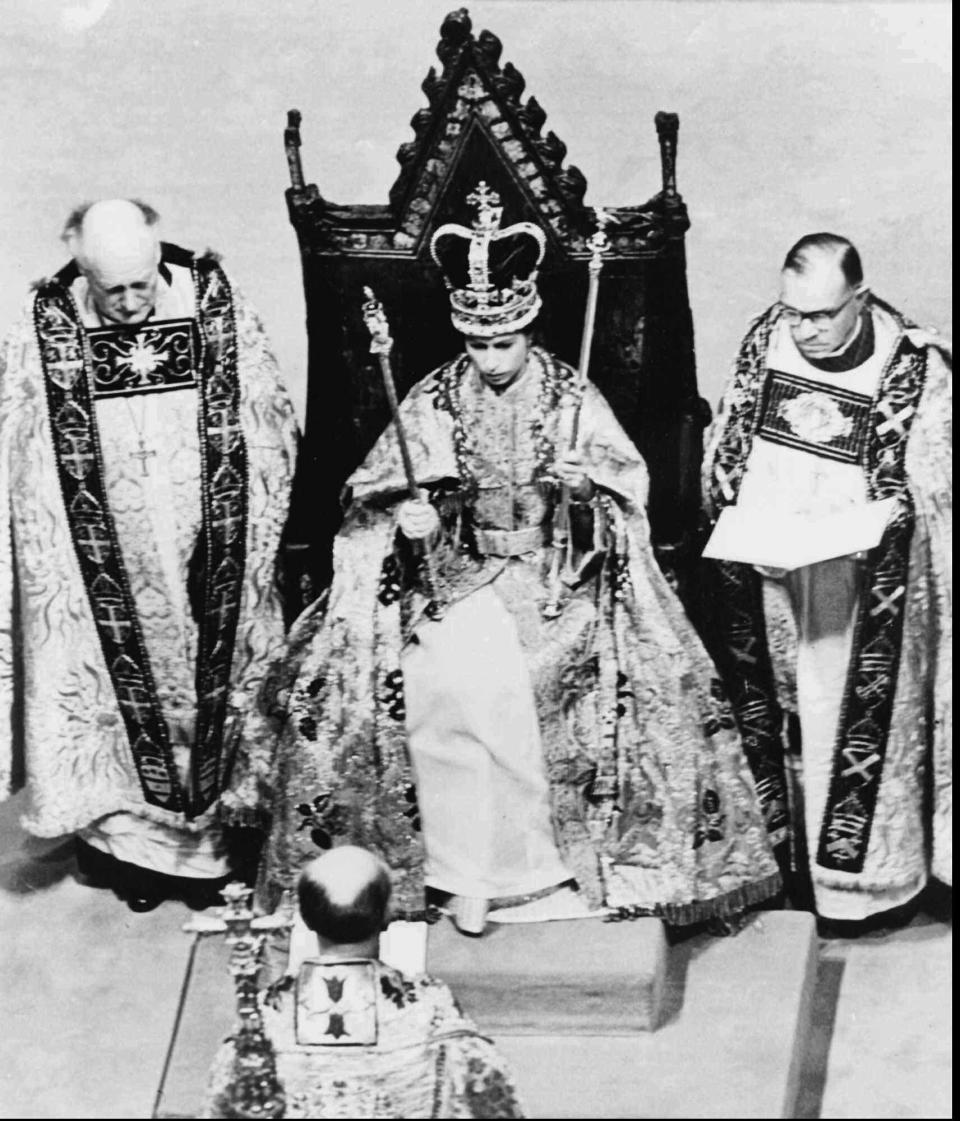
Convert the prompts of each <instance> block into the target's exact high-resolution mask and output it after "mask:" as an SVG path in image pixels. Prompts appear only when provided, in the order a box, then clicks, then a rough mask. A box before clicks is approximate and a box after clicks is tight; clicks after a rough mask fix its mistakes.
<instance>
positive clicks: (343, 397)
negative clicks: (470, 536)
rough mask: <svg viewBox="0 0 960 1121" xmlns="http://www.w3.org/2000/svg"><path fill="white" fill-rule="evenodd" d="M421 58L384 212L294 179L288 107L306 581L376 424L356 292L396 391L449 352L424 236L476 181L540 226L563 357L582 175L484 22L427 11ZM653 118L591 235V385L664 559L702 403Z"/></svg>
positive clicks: (678, 222)
mask: <svg viewBox="0 0 960 1121" xmlns="http://www.w3.org/2000/svg"><path fill="white" fill-rule="evenodd" d="M436 53H437V57H438V59H439V61H440V63H441V67H440V69H439V71H438V68H437V67H436V66H434V67H431V68H430V70H429V72H428V74H427V76H426V78H425V79H424V81H423V83H422V86H421V89H422V90H423V92H424V94H425V95H426V99H427V105H426V106H425V107H423V108H421V109H419V110H418V111H417V112H416V113H415V114H414V116H413V118H412V120H411V125H412V127H413V131H414V134H415V135H414V138H413V139H412V140H409V141H407V142H406V143H403V144H402V145H401V146H400V149H399V151H398V152H397V159H398V161H399V163H400V173H399V175H398V176H397V179H396V182H395V183H394V185H393V187H392V188H391V190H390V194H389V202H388V203H386V204H385V205H339V204H336V203H333V202H330V201H328V200H327V199H325V198H324V197H323V196H322V195H321V193H320V191H319V190H318V188H317V187H316V185H315V184H312V183H311V184H306V183H305V181H304V176H303V170H302V166H301V160H300V147H301V137H300V123H301V115H300V113H299V112H298V111H296V110H291V111H290V113H289V115H288V122H287V129H286V132H285V145H286V151H287V160H288V165H289V170H290V177H291V187H290V188H289V190H288V191H287V203H288V207H289V214H290V220H291V223H292V224H293V227H294V229H295V230H296V233H297V238H298V241H299V246H300V252H301V258H302V262H303V272H304V287H305V293H306V300H307V329H308V334H309V370H308V390H307V419H306V431H305V440H304V447H303V449H302V453H301V460H300V465H299V468H298V478H297V484H296V486H295V491H294V505H293V510H292V514H291V522H290V526H289V528H288V540H289V542H290V543H291V545H293V546H295V547H299V548H300V549H301V550H303V549H306V548H309V551H310V557H311V559H310V563H309V565H308V566H307V568H308V570H309V572H310V574H311V576H312V577H313V582H314V584H316V582H317V581H319V582H320V583H322V582H324V581H325V580H326V579H327V578H328V576H329V571H330V569H329V562H330V546H331V543H332V538H333V536H334V534H335V532H336V529H337V527H338V525H339V521H340V509H339V493H340V489H341V487H342V485H343V482H344V481H345V480H346V478H347V476H348V475H349V474H350V472H351V471H352V470H353V468H354V467H355V466H356V465H357V464H358V463H359V462H360V461H361V460H362V459H363V457H364V455H365V454H366V452H367V451H368V450H369V448H370V447H371V446H372V444H373V442H374V440H375V439H376V438H377V436H378V435H379V433H380V432H381V431H382V430H383V428H384V426H385V425H386V423H387V421H388V411H387V403H386V399H385V395H384V392H383V389H382V385H381V381H380V374H379V369H378V367H377V364H376V360H375V359H374V358H372V357H371V355H370V353H369V336H368V335H367V333H366V330H365V328H364V325H363V321H362V318H361V313H360V309H361V304H362V300H363V288H364V286H366V285H369V286H370V287H371V288H373V290H374V291H375V293H376V295H377V297H378V298H379V299H380V300H381V301H382V303H383V305H384V308H385V310H386V313H387V315H388V317H389V320H390V325H391V328H392V332H393V336H394V339H395V346H394V351H393V365H394V375H395V378H396V382H397V388H398V391H399V393H400V395H401V396H402V395H403V394H404V393H405V392H406V391H407V390H408V389H409V388H410V386H411V385H412V384H413V383H414V382H415V381H417V380H419V379H420V378H421V377H423V376H424V375H425V374H427V373H428V372H429V371H430V370H431V369H433V368H434V367H436V366H438V365H439V364H440V363H441V362H444V361H446V360H447V359H449V358H451V357H453V356H454V355H455V354H457V353H458V352H459V351H460V349H461V346H462V340H461V338H460V336H458V335H457V334H456V332H454V330H453V328H452V326H451V325H450V320H449V305H448V302H447V292H446V289H445V287H444V284H443V281H442V277H441V275H440V272H439V270H438V269H437V268H436V266H435V265H434V263H433V261H432V260H431V258H430V252H429V246H430V238H431V236H432V234H433V232H434V231H435V230H436V229H437V227H438V226H440V225H442V224H443V223H445V222H459V223H462V224H464V225H469V224H470V222H471V219H472V211H471V208H470V207H469V205H468V204H467V202H466V199H467V196H468V195H469V194H470V192H471V191H472V190H473V189H474V188H475V187H476V185H477V183H478V182H479V181H480V180H485V181H486V182H487V183H488V184H489V186H490V187H491V188H492V189H493V190H495V191H496V192H497V193H498V194H499V196H500V200H501V203H502V205H503V220H502V225H503V226H507V225H510V224H512V223H514V222H518V221H528V222H532V223H534V224H536V225H537V226H539V227H540V228H541V229H542V230H543V231H544V233H545V235H546V242H547V247H546V255H545V258H544V262H543V265H542V267H541V271H540V291H541V294H542V296H543V304H544V306H543V311H542V312H541V315H540V318H539V321H538V325H539V328H540V332H541V335H542V338H543V342H544V344H545V345H546V346H547V347H548V348H549V349H550V350H552V351H553V352H554V353H555V354H557V355H558V356H559V357H561V358H563V359H564V360H566V361H568V362H570V363H572V364H574V365H575V364H576V363H577V361H578V354H579V346H580V334H581V327H582V323H583V311H584V304H585V300H586V288H587V269H586V261H587V259H588V256H589V254H588V251H587V248H586V245H585V242H586V239H587V238H588V237H589V236H590V235H591V234H592V233H593V232H594V230H595V229H596V215H595V212H594V210H593V208H592V207H588V206H585V205H584V196H585V194H586V189H587V182H586V179H585V177H584V175H583V173H582V172H581V171H580V170H579V168H577V167H576V166H574V165H573V164H566V163H565V159H566V146H565V144H564V143H563V141H562V140H560V139H559V138H558V137H557V136H556V134H555V133H553V132H552V131H547V132H546V133H544V125H545V123H546V113H545V112H544V110H543V109H542V108H541V106H540V104H539V102H538V101H537V100H536V98H535V97H532V96H530V97H527V98H526V100H522V95H523V93H524V87H525V82H524V78H523V76H522V74H521V73H520V72H519V71H518V70H517V69H516V67H514V66H513V64H512V63H510V62H507V63H505V64H503V65H501V62H500V59H501V54H502V46H501V43H500V40H499V39H498V38H497V37H496V36H495V35H493V34H492V33H491V32H489V31H481V32H480V34H479V35H476V36H475V35H474V34H473V33H472V25H471V21H470V18H469V15H468V13H467V10H466V9H465V8H460V9H458V10H457V11H454V12H451V13H450V14H449V15H448V16H447V17H446V19H445V20H444V21H443V24H442V26H441V28H440V41H439V43H438V44H437V48H436ZM655 120H656V127H657V133H658V137H659V145H660V155H661V168H662V184H661V189H660V190H659V191H658V192H657V193H656V194H655V195H654V196H653V197H652V198H651V199H650V200H649V201H648V202H646V203H644V204H642V205H637V206H620V207H616V206H613V207H611V206H605V207H604V209H605V210H607V211H608V212H609V213H611V214H612V215H613V218H614V220H615V221H614V224H613V225H611V226H608V228H607V233H608V236H609V237H610V240H611V243H612V252H611V253H610V254H609V256H608V259H607V261H606V264H605V267H604V271H603V274H602V277H601V286H600V296H599V301H598V308H597V320H596V333H595V336H594V343H593V351H592V360H591V377H592V378H593V380H595V381H596V382H597V384H598V385H599V387H600V389H601V390H602V391H603V392H604V394H605V396H606V397H607V399H608V401H609V402H610V404H611V406H612V407H613V409H614V411H615V412H616V414H617V416H618V418H619V419H620V421H621V423H622V424H623V425H624V427H625V428H626V430H627V432H628V433H629V434H630V435H631V437H632V438H633V440H634V442H635V443H636V444H637V446H638V447H639V448H640V450H641V452H642V453H643V454H644V456H645V458H646V459H647V463H648V466H649V468H650V473H651V503H650V517H651V524H652V530H653V535H654V541H655V543H657V544H658V545H660V546H661V547H662V548H663V549H665V550H667V551H670V550H677V549H681V550H682V548H683V543H684V542H685V541H687V540H689V538H690V535H691V533H692V532H693V527H694V526H695V523H696V518H697V509H698V506H699V498H698V486H699V484H698V473H699V461H700V457H701V432H702V428H703V424H704V421H705V419H707V418H708V410H707V406H706V404H705V402H702V401H701V400H700V398H699V397H698V395H697V388H696V376H695V371H694V362H693V338H692V326H691V322H690V311H689V303H688V297H687V286H686V264H685V257H684V233H685V231H686V230H687V228H688V226H689V220H688V217H687V212H686V207H685V205H684V203H683V200H682V199H681V197H680V195H679V194H678V193H677V189H676V175H675V167H676V146H677V131H678V119H677V117H676V116H675V115H673V114H670V113H658V114H657V115H656V118H655ZM357 127H358V128H362V122H357ZM598 127H601V128H602V122H598ZM611 139H613V138H611ZM705 410H707V411H706V413H705Z"/></svg>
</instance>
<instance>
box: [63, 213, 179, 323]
mask: <svg viewBox="0 0 960 1121" xmlns="http://www.w3.org/2000/svg"><path fill="white" fill-rule="evenodd" d="M156 218H157V216H156V212H155V211H153V210H151V209H150V208H149V207H146V206H144V205H143V204H142V203H137V202H132V201H130V200H129V199H104V200H102V201H101V202H95V203H93V205H92V206H90V207H87V208H86V209H85V210H82V211H78V212H76V213H75V214H74V215H73V216H71V220H70V221H68V223H67V226H66V229H65V230H64V240H65V241H66V243H67V245H68V246H69V248H70V252H71V253H72V254H73V256H74V259H75V260H76V262H77V266H78V267H79V269H80V271H81V272H82V273H83V275H84V276H85V277H86V279H87V282H88V283H89V285H90V292H91V295H92V297H93V302H94V305H95V306H96V309H97V311H98V312H99V313H100V315H101V316H102V317H103V318H104V319H107V320H111V321H112V322H115V323H142V322H143V320H145V319H146V318H147V317H148V316H149V315H150V313H151V312H152V311H153V307H154V304H155V303H156V296H157V279H158V273H157V267H158V265H159V264H160V241H159V238H158V236H157V228H156Z"/></svg>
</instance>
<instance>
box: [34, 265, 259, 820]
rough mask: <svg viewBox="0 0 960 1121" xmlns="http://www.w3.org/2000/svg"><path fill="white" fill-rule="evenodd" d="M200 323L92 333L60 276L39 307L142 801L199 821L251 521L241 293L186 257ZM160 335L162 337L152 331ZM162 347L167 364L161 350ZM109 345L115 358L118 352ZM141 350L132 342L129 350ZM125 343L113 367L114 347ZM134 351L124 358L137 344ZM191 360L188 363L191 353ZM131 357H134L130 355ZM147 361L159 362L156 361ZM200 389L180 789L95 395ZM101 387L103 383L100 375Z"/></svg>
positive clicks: (55, 407) (214, 772) (207, 792)
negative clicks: (186, 738) (195, 577)
mask: <svg viewBox="0 0 960 1121" xmlns="http://www.w3.org/2000/svg"><path fill="white" fill-rule="evenodd" d="M190 267H191V272H192V274H193V282H194V289H195V294H196V305H195V306H196V309H197V313H196V321H195V324H191V325H190V327H189V330H187V324H188V323H189V321H183V320H177V321H166V322H162V323H159V324H150V325H149V327H148V328H147V329H145V330H144V331H140V332H136V333H134V334H131V335H129V336H127V337H128V338H129V339H130V340H133V341H132V342H131V343H130V344H129V345H128V346H127V348H126V350H123V346H124V344H123V343H122V338H123V336H116V335H115V336H114V337H113V339H112V340H111V339H110V338H109V337H108V332H104V331H87V330H86V329H85V328H84V327H83V325H82V322H81V318H80V313H79V310H78V308H77V306H76V303H75V302H74V299H73V296H72V295H71V293H70V290H69V287H68V286H66V285H65V284H63V283H58V282H57V280H53V281H51V282H50V283H48V284H46V285H45V286H44V287H42V288H41V289H40V290H39V291H38V293H37V296H36V299H35V302H34V322H35V326H36V332H37V339H38V341H39V345H40V357H41V363H42V367H43V373H44V384H45V389H46V396H47V406H48V411H49V419H50V430H51V434H52V438H53V448H54V454H55V457H56V463H57V473H58V477H59V482H60V489H61V491H62V494H63V501H64V508H65V511H66V516H67V524H68V526H69V530H70V536H71V539H72V541H73V545H74V550H75V552H76V556H77V561H78V564H79V567H80V574H81V577H82V579H83V583H84V587H85V589H86V593H87V597H88V600H89V603H90V608H91V612H92V614H93V618H94V621H95V624H96V627H97V634H98V637H99V640H100V646H101V649H102V650H103V655H104V660H105V662H106V665H107V668H108V671H109V673H110V678H111V681H112V683H113V688H114V692H115V694H116V698H117V703H118V706H119V709H120V712H121V714H122V716H123V720H124V725H125V727H126V731H127V736H128V738H129V741H130V749H131V752H132V755H133V760H134V765H135V767H136V769H137V775H138V777H139V779H140V785H141V788H142V790H143V796H144V799H145V801H146V802H147V803H148V804H149V805H152V806H157V807H160V808H162V809H166V810H170V811H172V812H176V813H183V814H184V815H185V816H186V817H187V818H193V817H196V816H197V815H199V814H201V813H203V811H204V810H206V809H207V808H209V806H210V805H211V804H212V803H213V802H214V801H215V799H216V797H217V795H218V793H219V784H220V776H221V775H222V774H223V773H224V771H225V767H224V766H222V764H223V762H224V761H223V760H222V758H221V756H222V753H223V731H224V722H225V718H226V714H227V700H228V694H229V685H230V669H231V665H232V661H233V649H234V642H235V638H236V632H237V623H238V616H239V609H240V601H241V596H242V591H243V574H244V565H245V552H246V528H247V452H246V444H245V441H244V437H243V431H242V429H241V426H240V413H239V409H240V383H239V378H238V373H237V338H236V322H235V315H234V307H233V296H232V292H231V290H230V284H229V281H228V280H227V278H226V275H225V274H224V272H223V270H222V269H221V268H220V266H219V265H218V264H217V263H216V262H215V261H213V260H212V259H210V258H200V259H191V263H190ZM150 332H153V333H154V334H155V335H156V336H157V337H156V339H155V340H153V339H152V338H151V336H150V334H149V333H150ZM164 343H166V348H167V353H166V354H164V355H162V358H163V359H166V361H165V362H161V363H157V362H156V358H157V357H158V356H159V355H160V354H161V352H160V351H159V350H158V349H157V346H158V345H160V346H162V345H163V344H164ZM111 347H112V349H113V351H114V353H113V354H112V355H111V353H110V350H111ZM131 347H132V349H131ZM118 348H120V350H122V351H123V353H122V354H121V355H120V357H121V358H123V357H124V356H125V360H124V361H120V362H117V361H116V358H117V353H116V352H117V349H118ZM128 352H129V353H128ZM188 360H189V369H188V368H187V362H188ZM131 363H132V364H131ZM147 367H151V369H149V370H148V369H147ZM131 379H133V382H136V381H137V380H138V379H139V382H140V383H141V384H143V385H144V386H145V387H150V388H153V389H157V388H177V387H178V386H179V385H181V384H184V383H186V384H196V386H197V389H198V414H199V415H198V429H199V436H200V462H201V480H200V481H201V507H202V529H201V542H200V549H201V554H202V557H203V561H204V565H203V575H204V582H203V597H202V612H201V618H200V620H199V628H198V632H199V633H198V649H197V662H196V692H197V723H196V735H195V740H194V746H193V750H192V752H191V762H190V769H191V774H190V783H189V788H188V789H186V790H185V789H183V784H182V783H181V781H180V778H179V775H178V773H177V769H176V765H175V761H174V756H173V750H172V747H171V744H170V736H169V731H168V729H167V725H166V721H165V720H164V716H163V710H162V707H161V704H160V701H159V698H158V696H157V689H156V682H155V680H154V677H153V672H152V670H151V666H150V660H149V657H148V654H147V649H146V645H145V643H144V638H143V633H142V630H141V626H140V621H139V618H138V616H137V610H136V605H135V602H134V599H133V594H132V591H131V587H130V580H129V575H128V573H127V570H126V566H125V564H124V560H123V554H122V552H121V549H120V543H119V539H118V537H117V531H116V525H115V523H114V519H113V515H112V513H111V511H110V506H109V502H108V498H107V493H106V487H105V483H104V477H103V456H102V451H101V444H100V434H99V430H98V427H97V422H96V416H95V412H94V402H95V399H96V397H97V396H114V395H116V394H117V393H129V392H132V391H133V392H135V391H136V390H137V386H136V385H135V384H133V383H132V382H131ZM104 383H106V384H104Z"/></svg>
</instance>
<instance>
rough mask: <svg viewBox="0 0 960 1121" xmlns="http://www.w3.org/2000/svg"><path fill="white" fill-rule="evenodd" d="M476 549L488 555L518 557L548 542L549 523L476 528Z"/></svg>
mask: <svg viewBox="0 0 960 1121" xmlns="http://www.w3.org/2000/svg"><path fill="white" fill-rule="evenodd" d="M475 535H476V541H477V549H478V550H479V551H480V552H481V553H483V555H484V556H488V557H519V556H522V555H523V554H524V553H532V552H534V551H535V550H536V549H539V548H540V547H541V546H543V545H548V544H549V543H550V524H549V522H544V523H543V524H542V525H531V526H527V527H525V528H524V529H479V528H478V529H477V530H476V531H475Z"/></svg>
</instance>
